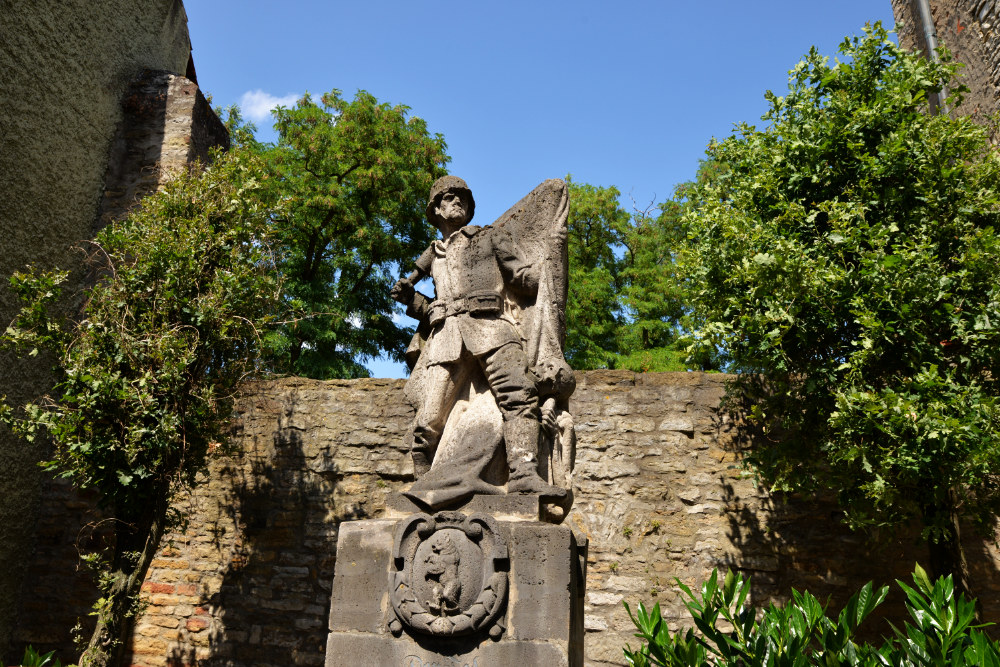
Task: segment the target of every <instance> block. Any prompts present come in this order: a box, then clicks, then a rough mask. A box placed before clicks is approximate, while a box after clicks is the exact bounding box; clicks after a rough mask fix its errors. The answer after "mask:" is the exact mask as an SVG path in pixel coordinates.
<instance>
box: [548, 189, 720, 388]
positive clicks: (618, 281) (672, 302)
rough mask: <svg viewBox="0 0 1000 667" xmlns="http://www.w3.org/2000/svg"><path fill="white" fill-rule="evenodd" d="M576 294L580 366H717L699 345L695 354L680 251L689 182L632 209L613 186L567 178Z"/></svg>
mask: <svg viewBox="0 0 1000 667" xmlns="http://www.w3.org/2000/svg"><path fill="white" fill-rule="evenodd" d="M567 180H568V184H569V192H570V212H569V220H568V225H569V236H568V246H569V266H570V278H569V295H568V299H567V304H566V359H567V361H569V363H570V365H571V366H572V367H573V368H576V369H578V370H586V369H594V368H627V369H630V370H633V371H639V372H647V371H681V370H685V369H687V368H690V367H695V368H712V367H713V364H714V356H713V355H711V354H706V353H705V351H704V350H699V356H698V357H697V358H694V359H688V356H689V354H688V352H687V350H686V347H687V344H686V341H685V339H684V338H683V336H682V332H683V322H684V321H685V319H686V317H687V310H686V309H685V307H684V286H683V283H682V280H681V277H680V276H679V274H678V273H677V270H676V269H677V264H676V253H677V250H678V249H679V248H680V247H681V246H682V245H683V239H684V238H685V236H686V234H685V228H684V226H683V225H684V222H683V215H682V213H683V211H684V210H685V209H686V207H687V205H688V204H687V201H686V200H685V199H684V198H683V191H684V190H683V188H682V189H679V191H678V196H677V198H676V199H673V200H670V201H667V202H665V203H663V204H660V205H659V206H658V207H656V211H658V214H656V215H653V214H651V212H650V211H649V210H647V211H636V212H635V213H633V214H629V213H628V212H627V211H626V210H625V209H624V208H622V206H621V204H620V202H619V197H620V192H619V191H618V189H617V188H616V187H614V186H610V187H597V186H593V185H588V184H586V183H575V182H573V180H572V179H571V178H567Z"/></svg>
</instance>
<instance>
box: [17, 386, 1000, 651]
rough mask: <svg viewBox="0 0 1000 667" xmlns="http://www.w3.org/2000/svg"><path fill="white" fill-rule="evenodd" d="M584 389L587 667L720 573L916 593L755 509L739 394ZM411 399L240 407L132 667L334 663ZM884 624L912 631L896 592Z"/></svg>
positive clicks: (175, 542) (848, 550) (823, 534)
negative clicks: (634, 613)
mask: <svg viewBox="0 0 1000 667" xmlns="http://www.w3.org/2000/svg"><path fill="white" fill-rule="evenodd" d="M577 378H578V383H579V385H578V389H577V392H576V394H575V395H574V397H573V399H572V405H571V407H572V411H573V413H574V415H575V416H576V420H577V432H578V436H579V442H578V453H577V468H576V488H577V494H576V495H577V499H576V504H575V507H574V509H573V511H572V512H571V513H570V515H569V517H568V518H567V523H568V525H569V526H571V527H572V528H573V529H574V530H576V531H577V532H578V533H580V534H582V535H585V536H586V537H587V538H588V539H589V559H588V572H587V597H586V608H585V613H586V618H585V626H586V641H585V652H586V656H587V663H588V664H590V665H611V664H622V662H623V659H622V653H621V648H622V647H623V646H624V645H625V644H626V643H628V642H629V641H632V642H633V643H634V642H635V639H634V638H633V637H632V626H631V623H630V622H629V620H628V617H627V615H626V613H625V610H624V608H623V607H622V601H627V602H629V603H630V604H633V603H635V602H637V601H639V600H643V601H645V602H647V603H651V602H653V601H659V602H660V603H661V605H662V606H663V609H664V612H665V615H666V617H667V619H668V621H669V623H670V624H671V625H672V626H674V627H680V626H682V625H686V624H688V621H687V619H688V617H687V614H686V612H685V610H684V608H683V606H682V604H681V601H680V599H679V597H678V593H677V590H676V587H675V584H674V577H677V578H679V579H680V580H681V581H683V582H685V583H686V584H688V585H691V586H694V585H698V584H699V583H700V582H701V581H703V580H704V579H705V578H706V577H707V575H708V574H709V573H710V572H711V570H712V568H715V567H719V568H737V569H740V570H743V571H746V572H749V573H750V574H751V575H752V576H753V579H754V582H755V586H754V597H753V600H754V603H755V604H765V603H767V602H768V601H772V600H773V601H779V602H780V601H784V600H786V599H788V597H789V596H790V590H791V588H793V587H794V588H797V589H800V590H801V589H804V588H808V589H809V590H810V591H812V592H813V593H815V594H816V595H818V596H819V597H820V598H821V599H822V598H825V597H826V596H830V597H831V598H832V599H833V600H834V606H836V604H837V601H840V600H844V599H845V598H846V597H847V596H848V595H849V594H851V593H852V592H853V591H854V590H856V589H857V588H858V587H860V586H861V585H862V584H863V583H864V582H866V581H868V580H872V579H874V580H875V581H876V582H879V583H890V582H891V581H892V580H893V578H902V579H906V578H908V573H909V572H910V570H911V569H912V566H913V563H914V562H915V561H917V560H921V561H926V558H925V550H924V549H921V548H919V547H918V546H916V541H915V540H914V539H913V538H902V539H899V540H897V541H894V542H892V543H890V544H888V545H886V546H882V547H878V548H875V547H870V546H869V545H867V544H866V542H865V540H864V539H863V538H862V537H860V536H858V535H854V534H851V533H850V532H848V531H847V530H846V529H844V528H843V527H842V526H841V525H840V524H839V522H838V513H837V511H836V509H835V508H834V507H833V506H832V505H831V504H830V503H827V502H822V501H819V500H815V499H776V498H771V497H768V496H766V495H764V494H762V493H760V492H759V490H758V489H756V488H755V487H754V484H753V482H752V480H751V479H749V478H748V477H747V475H746V474H745V473H744V471H743V470H742V469H741V468H740V466H739V464H738V462H737V461H736V458H735V455H734V452H733V451H732V437H733V435H732V433H731V429H730V425H729V423H728V420H727V418H726V417H725V416H724V415H722V414H720V413H719V412H718V404H719V399H720V397H721V396H722V392H723V384H724V382H725V379H726V378H725V376H722V375H712V374H702V373H662V374H634V373H631V372H628V371H591V372H586V373H579V374H578V375H577ZM402 385H403V381H401V380H354V381H329V382H319V381H312V380H304V379H298V378H289V379H285V380H280V381H275V382H272V383H267V384H264V385H262V386H260V387H259V390H258V391H256V392H255V393H254V394H253V396H252V397H251V398H250V399H248V400H247V401H245V402H244V404H243V408H242V415H241V418H240V420H239V424H238V427H237V428H238V432H237V434H236V441H237V442H238V444H240V445H241V446H242V447H243V452H242V454H240V455H238V456H230V457H222V458H220V459H219V460H217V461H216V462H215V463H214V464H213V466H212V469H211V471H210V473H209V475H208V477H207V480H208V481H207V483H206V484H204V485H202V486H201V487H199V488H198V489H197V490H196V491H195V492H194V493H193V494H191V495H190V496H189V497H186V498H184V499H183V505H184V506H185V507H186V508H187V510H188V521H187V524H186V525H185V526H183V527H182V528H179V529H177V530H176V531H175V532H173V533H172V534H171V535H170V536H169V537H168V539H167V541H166V543H165V545H164V547H163V549H162V552H161V553H160V554H159V556H158V558H157V560H156V561H155V563H154V564H153V568H152V570H151V571H150V573H149V576H148V578H147V581H146V584H145V586H144V590H145V598H146V601H147V602H148V607H147V608H146V611H145V614H144V615H143V617H142V618H141V620H140V621H139V623H138V626H137V628H136V633H135V637H134V641H133V657H132V664H133V665H137V666H152V665H175V666H176V665H192V664H195V663H196V662H197V663H198V664H203V665H248V666H249V665H254V666H259V667H264V666H266V665H283V666H284V665H321V664H322V663H323V656H324V643H325V638H326V632H325V627H326V618H327V614H328V612H329V609H328V599H329V595H330V585H331V582H332V578H333V570H334V565H335V562H336V553H335V544H336V539H337V529H338V524H339V523H340V522H341V521H344V520H350V519H363V518H377V517H378V516H380V513H381V512H382V510H383V509H384V508H385V505H386V500H387V498H388V496H389V494H390V493H392V492H393V491H395V490H398V489H401V488H405V486H406V485H407V484H408V483H409V482H410V481H411V476H412V465H411V463H410V461H409V457H408V455H407V452H406V448H405V447H404V446H403V444H402V442H403V435H404V433H405V431H406V429H407V428H408V426H409V424H410V420H411V418H412V415H413V413H412V411H411V409H410V408H409V407H408V406H406V405H405V404H404V403H403V402H402ZM60 502H62V501H60ZM52 507H53V508H54V509H53V510H52V511H51V512H50V513H48V514H47V515H46V516H48V517H50V519H51V521H50V522H49V524H48V525H50V526H51V527H52V528H54V529H58V531H59V535H58V536H57V537H54V538H53V539H52V540H51V543H52V544H53V547H56V546H58V548H60V549H62V556H61V560H60V561H59V563H60V565H59V567H58V568H56V567H52V568H49V576H48V578H47V579H45V580H44V581H40V582H39V585H40V586H41V588H40V590H43V591H58V590H65V589H68V588H69V586H70V582H69V581H67V580H66V579H65V578H64V577H65V574H66V570H67V568H68V567H70V566H68V565H67V564H68V563H70V562H71V561H72V558H74V557H75V554H76V549H75V547H74V546H73V544H72V543H69V542H67V541H66V540H67V538H68V537H69V535H70V533H72V532H73V531H72V530H69V529H68V528H67V527H66V525H67V523H72V521H66V520H65V517H63V518H64V520H63V521H62V522H60V521H58V519H57V517H60V516H63V515H61V514H60V510H59V509H58V507H57V506H55V505H53V506H52ZM89 534H90V533H89V532H88V533H85V534H84V535H85V536H88V535H89ZM966 548H967V550H968V552H969V556H970V561H971V567H972V569H973V573H974V578H975V581H976V582H977V585H978V586H979V590H978V593H979V596H980V599H981V600H982V602H983V604H984V611H985V614H986V618H987V619H988V620H993V621H997V620H1000V552H998V550H997V547H996V545H995V544H991V543H985V542H983V541H981V540H976V539H973V538H971V537H970V539H969V540H968V541H967V543H966ZM77 585H79V584H77ZM883 608H884V610H885V611H886V612H887V615H888V616H889V617H890V618H895V619H896V620H898V619H899V618H900V617H901V615H902V600H901V596H900V595H899V594H898V590H896V591H893V593H892V594H891V595H890V598H889V600H888V601H887V603H886V604H885V606H884V607H883ZM50 609H51V607H50ZM63 622H64V623H69V622H70V621H69V620H68V619H67V620H65V621H63ZM885 630H886V628H885V627H884V626H882V627H877V626H876V627H873V632H880V631H885ZM23 636H24V637H25V638H26V639H27V638H28V637H29V634H24V635H23ZM49 636H50V637H51V634H50V635H49ZM36 639H37V640H38V641H36V642H35V643H36V646H37V645H39V644H41V641H40V640H41V639H42V637H40V636H39V637H37V638H36ZM46 646H47V647H48V645H46ZM53 647H54V645H53ZM63 648H66V647H65V645H63ZM66 656H67V657H70V656H71V653H67V654H66Z"/></svg>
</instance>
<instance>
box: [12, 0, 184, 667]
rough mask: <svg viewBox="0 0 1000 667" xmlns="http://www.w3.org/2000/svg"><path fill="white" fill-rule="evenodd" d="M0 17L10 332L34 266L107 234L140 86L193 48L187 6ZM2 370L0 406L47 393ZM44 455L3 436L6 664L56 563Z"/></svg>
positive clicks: (32, 365) (83, 7)
mask: <svg viewBox="0 0 1000 667" xmlns="http://www.w3.org/2000/svg"><path fill="white" fill-rule="evenodd" d="M0 17H2V19H0V99H2V100H3V104H2V105H0V127H2V128H3V140H2V141H0V326H3V327H6V325H7V323H8V322H9V321H10V319H11V317H12V316H13V313H14V308H15V301H14V295H13V294H12V292H11V290H10V289H9V286H8V282H7V279H8V277H9V276H10V274H11V273H13V272H14V271H16V270H20V269H22V268H23V267H25V265H28V264H33V265H35V266H38V267H42V268H52V267H56V266H59V267H64V268H72V267H74V266H77V262H78V260H79V255H78V254H77V253H76V252H75V250H74V246H75V244H77V243H78V242H79V241H80V240H81V239H86V238H89V237H91V236H92V235H93V233H94V231H95V229H96V228H97V226H98V225H99V211H100V207H101V202H102V199H103V191H104V181H105V177H106V174H107V173H108V169H109V166H108V160H109V155H110V154H111V149H112V144H113V143H114V142H115V137H116V133H117V132H120V131H121V130H122V120H123V113H124V112H123V105H122V101H123V96H125V95H126V93H127V91H128V90H129V87H130V85H131V84H132V82H133V81H135V80H136V78H137V77H139V76H140V75H141V74H142V72H143V71H144V70H147V69H151V70H164V71H168V72H179V73H185V72H188V71H189V64H190V52H191V44H190V41H189V38H188V32H187V17H186V14H185V12H184V7H183V4H182V3H181V1H180V0H149V1H147V2H133V1H127V0H106V1H102V2H92V1H90V0H0ZM190 71H193V70H190ZM128 203H131V202H128ZM68 303H71V300H69V301H68ZM0 369H2V370H0V395H3V394H6V395H7V396H8V398H9V399H10V400H11V401H12V402H15V403H20V402H24V401H26V400H28V399H30V398H31V397H33V396H37V395H39V394H40V393H41V392H43V391H44V389H45V386H46V374H45V370H46V363H45V361H44V360H40V359H37V358H35V359H26V358H21V357H19V356H17V355H13V354H7V355H0ZM42 447H43V446H42V445H41V444H40V443H25V442H21V441H17V440H15V439H14V438H12V436H11V435H10V434H9V432H6V431H4V432H0V470H2V471H3V474H2V475H0V656H2V655H3V654H4V651H5V649H6V647H7V646H8V644H9V642H10V641H11V635H12V632H13V627H14V624H15V617H16V615H17V610H18V608H19V604H20V603H19V591H20V590H21V589H22V587H23V586H26V585H27V584H25V582H24V580H23V577H22V574H23V571H24V567H25V566H26V564H27V563H28V562H30V560H31V559H32V558H38V557H42V558H44V557H45V554H44V553H41V554H39V553H38V552H37V550H36V546H37V545H36V542H35V540H34V538H33V530H34V525H35V516H36V514H35V509H36V507H37V502H38V497H39V483H40V478H39V472H38V468H37V466H36V462H37V461H38V460H39V459H40V458H41V457H42V455H43V453H44V452H43V449H42ZM26 592H27V594H28V596H27V597H29V598H30V594H31V590H27V591H26ZM29 604H30V601H29Z"/></svg>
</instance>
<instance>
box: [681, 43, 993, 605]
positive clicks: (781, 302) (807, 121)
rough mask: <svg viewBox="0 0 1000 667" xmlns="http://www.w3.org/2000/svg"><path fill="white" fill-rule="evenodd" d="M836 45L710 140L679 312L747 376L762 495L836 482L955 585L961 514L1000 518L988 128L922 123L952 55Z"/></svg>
mask: <svg viewBox="0 0 1000 667" xmlns="http://www.w3.org/2000/svg"><path fill="white" fill-rule="evenodd" d="M840 52H841V54H842V55H843V57H844V61H843V62H833V63H831V62H829V61H828V59H826V58H824V57H822V56H820V55H819V54H818V53H817V52H816V51H815V49H813V50H812V51H810V53H809V54H808V55H807V56H806V57H805V59H804V60H803V61H802V62H800V63H799V64H798V65H796V66H795V68H794V69H792V71H791V73H790V79H789V91H788V94H787V95H785V96H783V97H779V96H777V95H774V94H772V93H770V92H768V93H767V100H768V102H769V104H770V110H769V111H768V113H767V114H766V115H765V116H764V120H766V121H768V122H769V125H768V127H766V128H765V129H757V128H755V127H753V126H750V125H746V124H744V125H741V126H739V128H738V130H737V132H736V134H735V135H734V136H732V137H730V138H728V139H726V140H725V141H722V142H720V143H715V144H713V145H712V146H711V147H710V149H709V152H708V154H709V159H710V161H711V162H714V163H716V164H719V165H723V166H724V169H723V170H722V171H721V172H720V173H719V174H718V175H717V178H715V179H710V180H708V181H706V182H704V183H702V184H700V185H698V186H697V187H696V191H695V192H693V193H691V199H692V201H693V202H695V205H694V206H693V210H692V212H691V213H689V214H688V215H687V218H686V220H687V224H688V226H689V231H688V238H689V243H690V248H689V250H687V251H686V252H685V257H684V259H683V264H684V267H685V275H686V277H687V279H688V281H689V284H690V285H691V294H692V305H693V308H694V310H695V314H696V316H697V318H698V322H699V327H700V331H701V333H702V335H703V340H704V341H705V342H706V343H707V344H708V345H717V346H720V347H721V348H722V349H724V351H725V352H726V353H727V354H728V355H729V357H730V359H731V366H730V368H731V370H733V371H739V372H740V373H742V375H740V376H739V379H738V380H737V381H736V382H735V384H734V385H733V387H732V388H731V389H732V392H733V393H732V394H731V396H732V397H733V398H734V399H742V400H746V401H747V402H748V403H747V405H749V406H752V407H751V410H752V411H751V412H750V419H751V422H750V423H751V424H752V425H754V426H755V427H756V428H757V435H758V437H757V438H756V441H755V442H754V444H753V449H752V451H749V452H748V458H747V461H748V462H749V463H750V464H751V466H753V468H754V469H755V470H756V472H757V473H758V474H759V475H760V477H761V478H762V480H763V481H764V482H765V483H766V485H767V486H769V487H771V488H772V489H776V490H796V491H802V492H807V493H808V492H814V491H817V490H823V489H831V490H833V491H835V492H836V494H837V497H838V499H839V501H840V504H841V506H842V507H843V509H844V511H845V513H846V519H847V521H848V522H849V523H850V525H852V526H854V527H897V526H902V525H905V524H907V523H908V522H911V521H914V520H916V521H918V522H921V523H922V525H923V537H924V538H926V540H928V542H929V545H930V565H931V569H932V570H933V573H934V575H935V576H941V575H944V574H954V575H955V580H956V584H957V585H958V586H959V588H960V590H963V591H967V590H968V580H967V573H966V572H965V569H964V558H963V555H962V552H961V545H960V541H959V521H960V520H961V519H970V520H972V521H975V522H977V523H978V524H979V525H980V526H981V527H983V528H987V529H988V528H990V527H991V524H992V521H993V519H994V517H995V516H996V512H997V510H998V509H1000V404H998V395H1000V385H998V383H1000V344H998V343H1000V340H998V330H997V326H998V325H1000V292H998V289H1000V288H998V284H1000V280H998V279H1000V240H998V238H997V223H998V222H1000V191H998V187H1000V169H998V167H1000V162H998V158H997V155H996V153H995V152H994V151H993V150H991V147H990V145H989V142H988V130H987V128H983V127H979V126H977V125H975V124H973V123H972V122H971V121H970V120H968V119H966V118H958V119H952V118H949V117H947V116H931V115H928V114H927V113H926V108H927V95H928V94H929V93H932V92H936V91H939V90H941V89H942V87H944V86H945V85H946V84H948V83H949V81H950V79H951V77H952V75H953V74H954V72H955V69H956V66H955V65H954V64H953V63H952V62H951V61H950V60H948V59H947V57H945V58H944V60H943V62H942V63H941V64H934V63H931V62H927V61H925V60H923V59H921V58H920V57H918V56H917V55H914V54H909V53H906V52H904V51H902V50H900V49H899V47H897V46H896V45H895V44H893V43H892V41H890V39H889V37H888V35H887V33H886V31H885V30H884V29H883V28H882V27H881V25H879V24H876V25H875V26H874V27H866V29H865V34H864V36H863V37H861V38H854V39H849V40H845V41H844V43H843V44H842V45H841V47H840ZM949 87H950V88H951V89H952V90H955V88H954V87H951V86H949ZM956 102H958V100H957V99H952V101H951V103H952V104H954V103H956Z"/></svg>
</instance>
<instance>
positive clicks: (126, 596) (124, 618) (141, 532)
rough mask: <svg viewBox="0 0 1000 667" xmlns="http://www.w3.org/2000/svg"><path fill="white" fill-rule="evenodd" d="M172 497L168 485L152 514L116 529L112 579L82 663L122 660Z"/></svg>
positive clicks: (111, 665) (114, 664) (85, 666)
mask: <svg viewBox="0 0 1000 667" xmlns="http://www.w3.org/2000/svg"><path fill="white" fill-rule="evenodd" d="M169 498H170V490H169V485H165V488H163V489H159V490H158V491H157V493H156V497H155V498H154V501H153V508H152V511H151V512H150V514H148V515H146V516H145V517H142V518H141V519H140V520H139V521H138V522H136V523H133V524H129V525H128V526H126V527H123V528H121V529H119V530H117V531H116V535H115V547H114V555H113V557H112V562H111V577H112V583H111V586H110V588H109V590H107V591H104V594H105V596H106V602H105V604H104V605H103V608H102V609H101V610H100V612H99V613H98V616H97V627H96V628H94V634H93V635H91V637H90V643H89V644H88V645H87V649H86V651H84V652H83V655H81V656H80V665H81V667H118V666H119V665H120V664H121V662H122V658H123V657H124V655H125V649H126V645H125V644H126V640H127V639H128V637H129V634H130V632H131V629H132V625H133V624H134V623H135V610H136V606H137V604H138V601H139V591H140V589H141V588H142V582H143V581H145V579H146V573H147V572H148V571H149V565H150V563H152V562H153V556H155V555H156V551H157V549H158V548H159V546H160V539H161V538H162V537H163V532H164V530H165V525H166V516H167V506H168V501H169ZM136 553H138V557H136V556H135V554H136Z"/></svg>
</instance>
